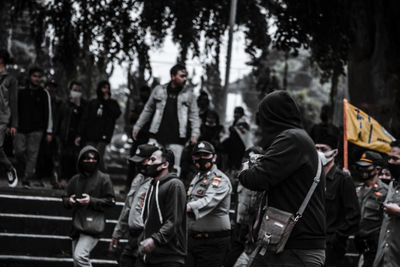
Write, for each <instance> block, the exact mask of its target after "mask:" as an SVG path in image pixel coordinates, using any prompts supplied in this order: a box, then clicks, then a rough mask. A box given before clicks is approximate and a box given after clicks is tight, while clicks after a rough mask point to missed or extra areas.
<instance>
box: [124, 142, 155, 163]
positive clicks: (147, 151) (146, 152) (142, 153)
mask: <svg viewBox="0 0 400 267" xmlns="http://www.w3.org/2000/svg"><path fill="white" fill-rule="evenodd" d="M157 150H158V148H157V147H156V146H154V145H149V144H143V145H139V146H138V148H137V149H136V152H135V155H133V156H132V157H130V158H129V159H128V160H130V161H133V162H136V163H139V162H142V161H143V160H145V159H147V158H149V157H150V156H151V154H153V153H154V152H155V151H157Z"/></svg>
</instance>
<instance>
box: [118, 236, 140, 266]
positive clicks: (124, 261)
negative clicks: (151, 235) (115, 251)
mask: <svg viewBox="0 0 400 267" xmlns="http://www.w3.org/2000/svg"><path fill="white" fill-rule="evenodd" d="M137 256H138V236H133V235H131V234H129V238H128V243H127V244H126V245H125V247H124V249H123V250H122V252H121V255H120V257H119V265H118V266H119V267H133V266H135V262H136V261H137V259H138V257H137Z"/></svg>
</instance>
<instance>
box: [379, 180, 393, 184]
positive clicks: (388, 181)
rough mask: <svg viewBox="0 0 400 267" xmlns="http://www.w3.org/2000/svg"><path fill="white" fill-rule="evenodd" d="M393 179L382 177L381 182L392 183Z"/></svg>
mask: <svg viewBox="0 0 400 267" xmlns="http://www.w3.org/2000/svg"><path fill="white" fill-rule="evenodd" d="M391 181H392V180H391V179H381V182H382V183H384V184H390V182H391Z"/></svg>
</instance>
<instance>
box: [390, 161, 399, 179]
mask: <svg viewBox="0 0 400 267" xmlns="http://www.w3.org/2000/svg"><path fill="white" fill-rule="evenodd" d="M388 169H389V171H390V174H391V175H392V177H393V179H396V180H399V179H400V165H395V164H391V163H389V164H388Z"/></svg>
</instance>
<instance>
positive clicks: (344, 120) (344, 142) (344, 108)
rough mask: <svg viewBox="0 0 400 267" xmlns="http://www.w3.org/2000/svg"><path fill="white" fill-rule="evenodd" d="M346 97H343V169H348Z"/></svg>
mask: <svg viewBox="0 0 400 267" xmlns="http://www.w3.org/2000/svg"><path fill="white" fill-rule="evenodd" d="M346 107H347V99H346V98H343V168H344V169H345V170H348V169H349V166H348V150H347V149H348V147H347V114H346Z"/></svg>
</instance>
